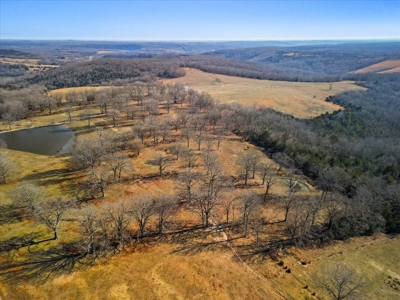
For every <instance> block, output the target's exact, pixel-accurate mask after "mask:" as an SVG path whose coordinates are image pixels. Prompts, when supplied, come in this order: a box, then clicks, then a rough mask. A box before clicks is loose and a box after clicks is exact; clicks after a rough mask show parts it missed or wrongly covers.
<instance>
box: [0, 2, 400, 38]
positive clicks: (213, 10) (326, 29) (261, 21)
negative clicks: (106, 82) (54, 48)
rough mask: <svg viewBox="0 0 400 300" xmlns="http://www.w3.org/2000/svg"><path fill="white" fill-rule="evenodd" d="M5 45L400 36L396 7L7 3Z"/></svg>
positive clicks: (0, 23)
mask: <svg viewBox="0 0 400 300" xmlns="http://www.w3.org/2000/svg"><path fill="white" fill-rule="evenodd" d="M0 38H1V39H78V40H131V41H145V40H156V41H160V40H325V39H393V38H397V39H398V38H400V0H397V1H396V0H394V1H360V0H359V1H345V0H342V1H324V0H319V1H318V0H314V1H60V0H57V1H23V0H14V1H12V0H11V1H10V0H0Z"/></svg>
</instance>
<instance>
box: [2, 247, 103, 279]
mask: <svg viewBox="0 0 400 300" xmlns="http://www.w3.org/2000/svg"><path fill="white" fill-rule="evenodd" d="M80 245H81V244H80V243H79V242H77V243H72V244H64V245H61V247H57V248H53V249H50V250H38V251H35V252H32V253H30V254H29V258H27V259H26V260H25V261H23V262H20V263H15V262H14V261H13V258H10V259H8V262H7V259H2V261H3V262H4V261H6V263H3V265H2V266H0V281H1V282H4V283H8V284H20V283H26V282H29V281H32V282H37V283H44V282H45V281H47V280H48V279H49V278H50V277H51V276H55V275H61V274H68V273H71V272H72V271H78V270H86V269H88V268H90V267H92V266H94V265H96V264H98V263H99V262H102V261H105V260H106V259H108V258H109V255H108V254H109V252H106V251H104V252H100V251H95V252H93V253H88V252H85V251H84V250H83V249H82V247H80Z"/></svg>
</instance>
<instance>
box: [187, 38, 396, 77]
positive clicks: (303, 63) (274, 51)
mask: <svg viewBox="0 0 400 300" xmlns="http://www.w3.org/2000/svg"><path fill="white" fill-rule="evenodd" d="M398 46H399V44H398V43H396V42H394V43H374V44H371V43H370V44H368V45H366V44H362V43H359V44H338V45H317V46H297V47H257V48H246V49H226V50H217V51H212V52H208V53H206V55H209V56H211V57H215V56H217V57H223V58H229V59H231V60H236V61H242V63H241V64H240V63H238V62H236V63H233V62H232V63H231V64H227V66H229V67H228V68H224V67H223V64H221V63H219V62H218V61H217V60H215V59H214V58H209V59H208V60H206V61H205V62H204V63H202V66H201V67H202V68H203V70H204V71H208V72H215V73H220V74H226V75H230V74H228V73H235V74H233V75H235V76H245V77H249V76H251V78H259V79H261V78H262V79H273V80H289V81H338V80H342V79H344V78H347V77H348V74H349V72H351V71H355V70H357V69H361V68H363V67H366V66H368V65H371V64H374V63H377V62H380V61H384V60H387V59H398V58H399V54H398V51H397V49H398ZM244 62H246V63H244ZM191 63H192V64H196V65H198V64H199V61H197V62H191ZM225 63H226V62H225ZM248 68H251V69H252V72H249V70H248ZM244 74H246V75H244Z"/></svg>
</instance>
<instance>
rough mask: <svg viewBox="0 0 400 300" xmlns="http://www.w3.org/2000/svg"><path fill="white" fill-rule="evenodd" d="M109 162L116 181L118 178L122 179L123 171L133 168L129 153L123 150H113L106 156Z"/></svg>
mask: <svg viewBox="0 0 400 300" xmlns="http://www.w3.org/2000/svg"><path fill="white" fill-rule="evenodd" d="M106 160H107V164H108V166H109V167H110V169H111V170H112V171H113V174H114V181H115V180H116V179H117V175H118V180H121V174H122V172H123V171H129V170H130V169H132V165H131V162H130V160H129V157H128V155H126V154H124V153H121V152H113V153H111V154H109V155H108V156H107V158H106Z"/></svg>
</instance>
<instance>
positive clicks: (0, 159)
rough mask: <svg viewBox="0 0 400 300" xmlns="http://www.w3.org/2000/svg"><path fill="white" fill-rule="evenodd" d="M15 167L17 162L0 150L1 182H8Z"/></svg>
mask: <svg viewBox="0 0 400 300" xmlns="http://www.w3.org/2000/svg"><path fill="white" fill-rule="evenodd" d="M15 169H16V166H15V164H14V163H13V162H11V160H9V159H8V157H7V156H6V155H5V154H4V153H2V152H0V180H1V181H0V182H2V183H7V179H8V178H9V177H10V176H11V174H12V173H13V171H14V170H15Z"/></svg>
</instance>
